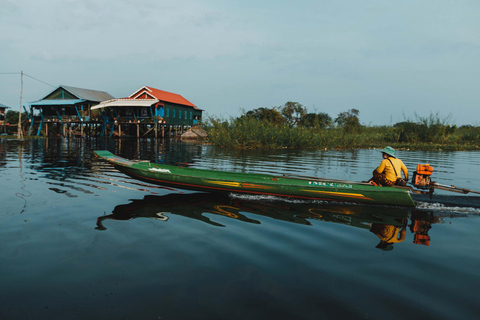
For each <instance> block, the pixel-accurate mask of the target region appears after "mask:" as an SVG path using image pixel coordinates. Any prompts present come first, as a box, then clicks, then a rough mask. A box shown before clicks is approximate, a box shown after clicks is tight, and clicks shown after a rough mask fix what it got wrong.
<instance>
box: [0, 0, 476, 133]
mask: <svg viewBox="0 0 480 320" xmlns="http://www.w3.org/2000/svg"><path fill="white" fill-rule="evenodd" d="M20 71H23V72H25V73H26V74H27V75H29V76H32V77H34V78H36V79H38V80H41V81H43V82H45V83H47V84H49V85H47V84H45V83H43V82H40V81H37V80H34V79H32V78H29V77H24V86H23V100H22V102H32V101H35V100H39V99H41V98H43V97H44V96H45V95H46V94H48V93H50V92H51V91H52V90H53V89H54V88H55V87H57V86H59V85H68V86H74V87H80V88H86V89H93V90H101V91H106V92H108V93H110V94H111V95H113V96H114V97H117V98H121V97H126V96H128V95H130V94H131V93H133V92H135V91H136V90H137V89H139V88H141V87H142V86H144V85H147V86H151V87H155V88H158V89H161V90H166V91H170V92H174V93H178V94H181V95H182V96H184V97H185V98H186V99H188V100H190V101H191V102H192V103H194V104H195V105H197V106H198V107H200V108H202V109H204V110H205V112H206V115H209V116H218V117H223V118H227V117H229V116H238V115H239V114H240V113H241V112H242V110H246V111H248V110H252V109H255V108H260V107H274V106H282V105H284V104H285V103H286V102H287V101H294V102H299V103H301V104H302V105H303V106H305V107H306V108H307V109H308V111H309V112H325V113H328V114H329V115H330V116H331V117H332V118H335V117H336V116H337V115H338V113H340V112H343V111H347V110H349V109H352V108H355V109H358V110H359V111H360V121H361V122H362V123H363V124H367V125H384V124H386V125H389V124H394V123H396V122H399V121H404V120H406V119H409V120H415V113H416V114H417V115H419V116H421V117H426V116H430V115H431V114H437V113H438V114H439V116H440V117H441V118H445V119H447V118H448V117H450V123H452V124H458V125H463V124H472V125H480V79H479V78H480V1H478V0H471V1H467V0H312V1H307V0H305V1H304V0H296V1H284V0H272V1H266V0H263V1H262V0H257V1H251V0H238V1H233V0H197V1H186V0H143V1H127V0H108V1H102V0H84V1H77V0H63V1H60V0H0V103H2V104H6V105H8V106H10V107H15V108H18V104H19V99H20V87H21V86H20V75H19V73H20ZM8 73H18V74H8ZM50 85H52V86H54V87H51V86H50Z"/></svg>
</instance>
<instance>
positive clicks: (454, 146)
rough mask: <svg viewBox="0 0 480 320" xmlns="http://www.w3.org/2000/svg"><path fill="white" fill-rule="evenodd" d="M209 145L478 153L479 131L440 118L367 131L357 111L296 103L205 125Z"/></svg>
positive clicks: (417, 117) (419, 118) (409, 121)
mask: <svg viewBox="0 0 480 320" xmlns="http://www.w3.org/2000/svg"><path fill="white" fill-rule="evenodd" d="M204 126H205V128H206V129H207V132H208V135H209V136H208V141H209V142H210V143H212V144H214V145H217V146H221V147H232V148H365V147H381V146H384V145H385V144H389V145H392V146H396V147H400V148H401V147H407V148H418V149H449V150H478V149H480V146H479V141H480V127H473V126H462V127H460V128H457V126H456V125H452V124H450V119H449V118H448V117H447V118H441V117H440V116H439V114H438V113H437V114H431V115H430V116H428V117H421V116H419V115H417V114H415V120H410V119H406V120H405V121H402V122H398V123H396V124H394V125H390V126H365V125H362V124H361V123H360V111H359V110H358V109H354V108H352V109H349V110H347V111H344V112H340V113H339V114H338V115H337V116H336V117H335V118H332V117H330V115H328V114H327V113H325V112H317V113H309V112H307V109H306V108H305V107H304V106H303V105H301V104H300V103H298V102H292V101H288V102H287V103H285V104H284V105H283V106H278V107H270V108H266V107H261V108H257V109H253V110H250V111H243V113H242V114H241V115H240V116H239V117H236V118H233V117H232V118H230V119H229V120H221V119H219V118H213V117H211V118H209V119H207V121H205V122H204Z"/></svg>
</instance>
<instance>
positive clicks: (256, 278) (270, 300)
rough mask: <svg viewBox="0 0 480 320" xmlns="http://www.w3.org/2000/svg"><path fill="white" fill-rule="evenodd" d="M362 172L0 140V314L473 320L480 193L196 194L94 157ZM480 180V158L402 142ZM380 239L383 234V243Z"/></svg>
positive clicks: (177, 146) (359, 175)
mask: <svg viewBox="0 0 480 320" xmlns="http://www.w3.org/2000/svg"><path fill="white" fill-rule="evenodd" d="M97 149H107V150H109V151H112V152H114V153H116V154H118V155H121V156H123V157H126V158H130V159H140V160H149V161H156V162H161V163H167V164H180V165H188V166H191V167H196V168H208V169H218V170H231V171H240V172H262V173H265V172H268V173H288V174H298V175H304V176H320V177H327V178H338V179H345V180H353V181H362V180H368V179H369V178H370V175H371V172H372V170H373V169H374V168H375V167H376V166H377V165H378V164H379V162H380V160H381V156H380V152H379V151H378V150H352V151H336V150H301V151H298V150H295V151H294V150H280V151H278V150H276V151H228V150H222V149H218V148H215V147H213V146H208V145H201V144H194V143H179V142H167V143H161V142H155V141H151V140H139V141H137V140H123V141H118V140H87V141H80V140H70V141H69V140H31V141H26V142H23V143H18V142H17V141H15V140H5V139H0V187H1V189H0V190H1V193H0V203H1V209H0V223H1V227H0V241H1V246H0V283H1V290H0V319H2V320H3V319H167V320H168V319H477V318H478V315H479V314H480V304H479V303H478V300H479V298H480V294H479V291H478V290H479V288H480V275H479V274H480V272H479V265H480V253H479V252H480V250H479V245H480V238H479V236H478V231H479V229H480V200H479V199H480V198H479V197H478V195H476V196H475V195H471V194H469V195H462V194H456V193H451V192H447V191H438V192H436V194H435V195H434V197H433V198H432V199H429V198H428V197H419V198H416V200H417V204H418V207H417V208H416V209H415V210H412V209H405V208H395V207H387V206H366V205H354V204H339V203H325V202H313V201H286V200H280V199H275V198H271V197H250V196H235V195H226V196H222V195H216V194H209V193H197V192H191V191H186V190H180V189H172V188H164V187H160V186H153V185H148V184H146V183H143V182H139V181H136V180H132V179H131V178H129V177H127V176H125V175H124V174H122V173H120V172H118V171H117V170H115V169H114V168H113V167H111V166H110V165H108V164H106V163H104V162H102V161H100V160H98V159H96V158H95V157H94V156H93V154H92V150H97ZM398 155H399V157H400V158H401V159H402V160H403V161H404V162H405V164H406V165H407V167H408V168H409V170H410V171H411V172H412V171H413V170H414V169H415V167H416V164H417V163H430V164H431V165H433V167H434V175H433V176H434V180H435V181H437V182H440V183H443V184H447V185H452V184H454V185H456V186H458V187H462V188H468V189H471V190H477V191H478V190H480V181H479V179H478V177H479V169H478V168H479V165H480V152H420V151H398ZM381 239H384V240H385V241H381Z"/></svg>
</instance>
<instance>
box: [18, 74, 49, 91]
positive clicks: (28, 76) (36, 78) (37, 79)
mask: <svg viewBox="0 0 480 320" xmlns="http://www.w3.org/2000/svg"><path fill="white" fill-rule="evenodd" d="M23 74H24V75H25V76H27V77H29V78H32V79H33V80H37V81H39V82H41V83H43V84H46V85H48V86H50V87H53V88H55V87H56V86H54V85H51V84H50V83H46V82H45V81H42V80H39V79H37V78H34V77H32V76H31V75H28V74H26V73H23Z"/></svg>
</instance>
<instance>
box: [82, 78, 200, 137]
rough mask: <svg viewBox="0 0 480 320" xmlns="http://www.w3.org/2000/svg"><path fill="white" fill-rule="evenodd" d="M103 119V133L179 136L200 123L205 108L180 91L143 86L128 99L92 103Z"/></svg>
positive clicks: (94, 111)
mask: <svg viewBox="0 0 480 320" xmlns="http://www.w3.org/2000/svg"><path fill="white" fill-rule="evenodd" d="M91 110H92V115H94V116H95V117H99V118H101V121H102V132H101V135H103V136H107V135H108V136H120V137H121V136H133V137H154V138H158V137H162V138H163V137H167V136H179V135H181V134H182V133H183V132H184V131H185V130H187V129H189V128H191V127H192V126H197V125H200V123H201V120H202V111H203V110H202V109H199V108H198V107H197V106H195V105H194V104H193V103H191V102H190V101H188V100H187V99H185V98H184V97H182V96H181V95H179V94H176V93H171V92H167V91H163V90H159V89H155V88H152V87H147V86H144V87H142V88H140V89H138V90H137V91H135V92H134V93H132V94H131V95H130V96H129V97H127V98H122V99H111V100H106V101H103V102H101V103H99V104H98V105H95V106H92V108H91Z"/></svg>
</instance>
